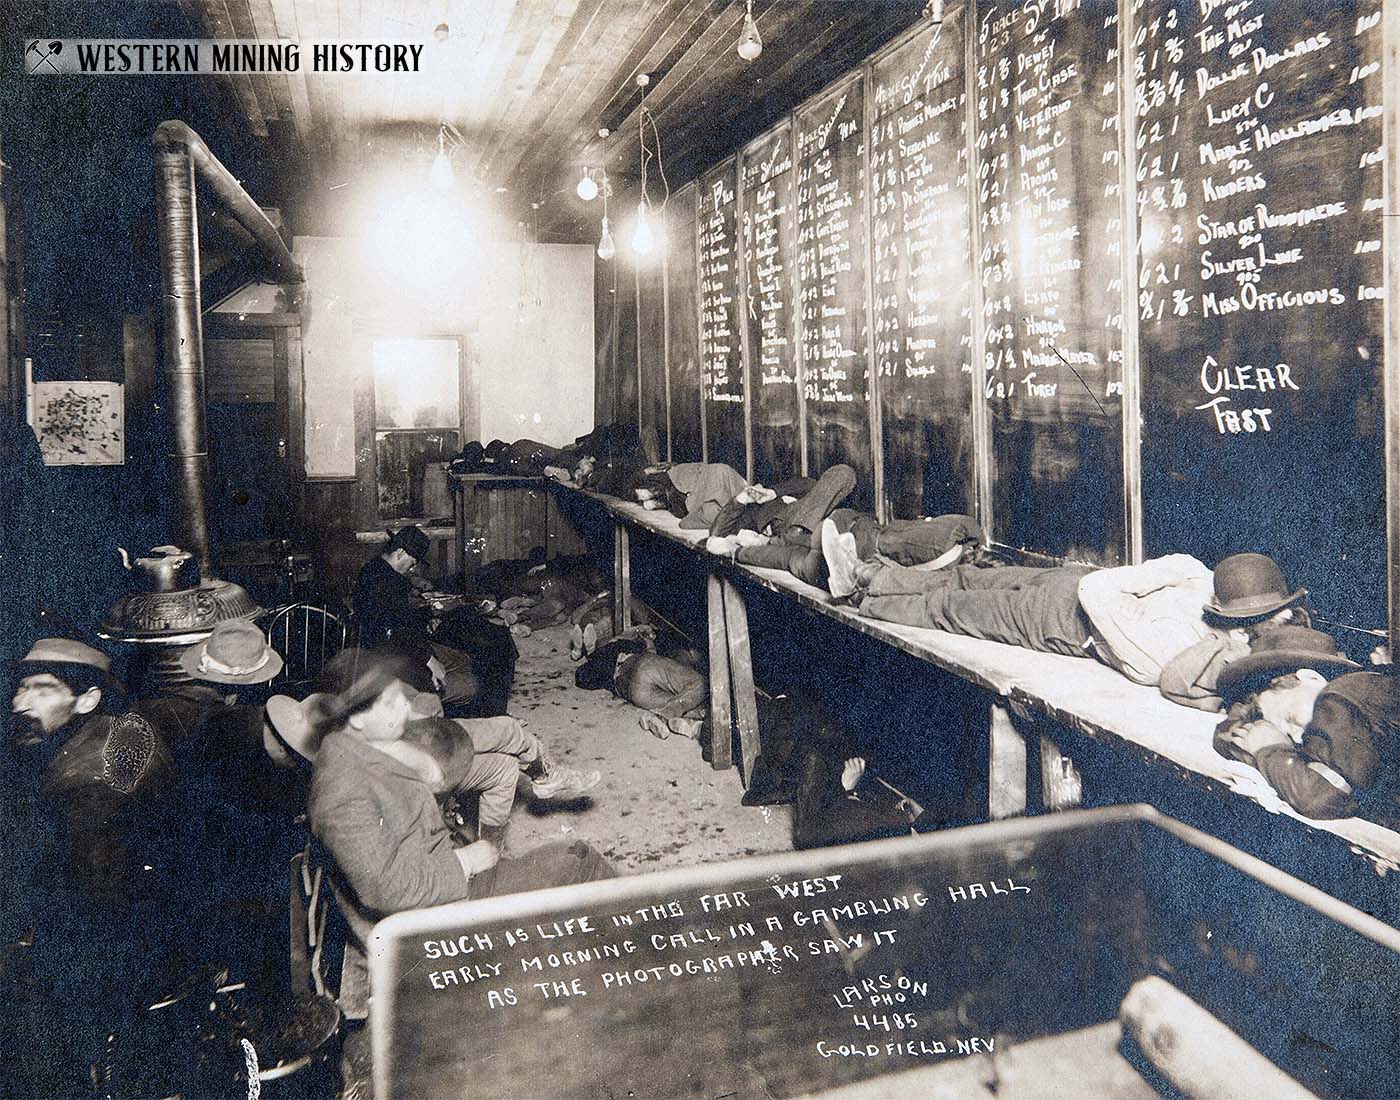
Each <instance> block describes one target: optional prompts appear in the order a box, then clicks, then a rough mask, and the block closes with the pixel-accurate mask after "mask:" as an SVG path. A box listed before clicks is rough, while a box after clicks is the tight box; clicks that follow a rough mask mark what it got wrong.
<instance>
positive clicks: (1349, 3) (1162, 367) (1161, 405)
mask: <svg viewBox="0 0 1400 1100" xmlns="http://www.w3.org/2000/svg"><path fill="white" fill-rule="evenodd" d="M1133 14H1134V19H1135V20H1136V25H1137V28H1138V30H1137V32H1136V35H1135V38H1134V42H1135V48H1134V52H1133V62H1134V65H1135V67H1136V70H1137V73H1138V93H1137V94H1138V110H1139V114H1140V117H1139V119H1138V123H1137V145H1138V150H1139V151H1138V157H1139V167H1138V177H1139V181H1140V182H1139V184H1138V210H1139V234H1140V238H1141V258H1142V266H1141V268H1140V270H1139V288H1138V289H1139V321H1138V323H1139V326H1140V332H1141V348H1142V376H1143V384H1142V402H1143V506H1144V521H1145V538H1146V543H1147V549H1148V550H1149V552H1152V553H1165V552H1167V551H1174V550H1182V551H1186V552H1189V553H1193V554H1195V555H1197V556H1198V557H1200V558H1202V559H1203V560H1205V561H1207V562H1210V563H1214V562H1215V561H1217V560H1218V559H1219V558H1221V557H1223V556H1225V555H1226V554H1229V553H1232V552H1234V551H1236V550H1257V551H1263V552H1266V553H1269V554H1270V555H1272V556H1273V557H1274V558H1275V559H1276V560H1277V561H1278V562H1279V564H1280V565H1281V566H1282V567H1283V570H1284V573H1285V575H1286V576H1287V577H1288V579H1289V581H1290V582H1291V583H1293V584H1299V585H1304V586H1306V587H1308V588H1309V589H1310V590H1311V591H1312V593H1313V599H1314V601H1315V602H1316V604H1317V606H1318V608H1319V610H1321V611H1322V612H1323V613H1324V614H1325V615H1326V616H1328V617H1329V618H1338V619H1341V620H1343V621H1346V622H1350V623H1353V624H1356V625H1361V626H1368V627H1379V626H1382V625H1383V624H1384V623H1385V621H1386V616H1385V611H1386V591H1385V576H1386V569H1385V560H1386V559H1385V525H1384V502H1385V464H1384V433H1383V422H1384V411H1383V395H1382V378H1383V371H1384V369H1385V364H1384V363H1383V362H1382V347H1381V344H1382V341H1381V336H1382V326H1383V317H1382V310H1383V286H1384V283H1385V278H1384V273H1383V266H1382V259H1381V257H1382V252H1381V238H1382V233H1381V225H1382V223H1381V217H1382V203H1383V195H1384V181H1383V175H1382V173H1383V171H1384V169H1383V167H1382V161H1383V151H1382V147H1381V143H1382V121H1381V103H1382V84H1381V81H1382V75H1381V49H1382V29H1381V4H1380V2H1379V0H1362V2H1356V0H1346V2H1328V3H1323V2H1320V0H1276V2H1271V3H1268V4H1264V3H1253V4H1241V3H1233V4H1230V5H1228V6H1227V5H1224V4H1213V3H1198V2H1196V0H1192V2H1191V3H1185V2H1181V3H1167V2H1162V0H1149V2H1143V3H1139V4H1138V5H1137V7H1136V8H1135V10H1134V13H1133Z"/></svg>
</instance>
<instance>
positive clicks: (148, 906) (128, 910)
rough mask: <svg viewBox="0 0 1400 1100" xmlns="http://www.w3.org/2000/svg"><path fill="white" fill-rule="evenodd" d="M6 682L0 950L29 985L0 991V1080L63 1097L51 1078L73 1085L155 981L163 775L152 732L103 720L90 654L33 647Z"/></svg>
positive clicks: (40, 644) (160, 944)
mask: <svg viewBox="0 0 1400 1100" xmlns="http://www.w3.org/2000/svg"><path fill="white" fill-rule="evenodd" d="M12 671H13V673H14V675H15V676H16V678H17V684H16V688H15V692H14V695H13V697H12V700H11V703H10V710H11V715H12V719H13V735H12V736H11V737H9V738H6V739H5V741H6V746H5V747H6V750H7V754H8V756H9V759H8V760H6V761H4V762H3V765H0V771H2V772H3V780H0V782H3V788H4V789H3V799H4V802H3V807H0V830H3V834H4V835H3V836H0V843H3V844H4V845H5V850H6V853H7V858H6V875H5V877H6V886H7V888H8V892H9V893H10V897H11V898H12V900H13V901H14V902H15V904H13V905H9V906H4V907H0V909H3V910H4V919H5V927H4V929H3V932H4V936H3V939H4V942H5V943H7V944H13V943H15V942H16V941H17V940H22V941H23V942H24V943H25V944H28V945H29V955H30V958H31V969H32V970H33V972H34V975H35V978H36V979H37V981H36V982H35V983H34V984H33V985H32V986H31V987H28V988H25V989H23V990H15V989H6V990H4V991H3V992H0V1002H3V1008H4V1011H5V1013H6V1019H5V1020H4V1021H2V1022H0V1038H3V1039H4V1040H5V1041H7V1042H14V1043H15V1044H16V1049H15V1050H14V1051H11V1052H5V1053H0V1063H3V1065H0V1078H3V1079H4V1080H8V1081H11V1082H13V1081H15V1080H16V1079H18V1080H20V1081H23V1082H25V1084H24V1085H23V1087H22V1089H21V1091H22V1090H23V1089H28V1090H30V1091H32V1092H34V1093H35V1094H37V1095H68V1094H70V1092H69V1085H70V1084H71V1082H68V1083H66V1084H65V1083H64V1078H63V1077H62V1075H63V1074H64V1073H70V1074H74V1075H76V1076H78V1077H79V1078H81V1077H82V1076H83V1075H84V1073H85V1067H86V1066H87V1065H88V1064H90V1062H91V1061H92V1060H93V1059H95V1058H96V1057H97V1056H98V1054H99V1053H100V1049H101V1043H102V1040H103V1037H104V1036H105V1034H106V1031H107V1030H109V1029H110V1028H111V1026H112V1025H113V1024H114V1023H115V1022H116V1020H117V1019H118V1018H119V1017H120V1015H121V1014H122V1013H123V1012H124V1011H126V1010H127V1009H129V1008H131V1007H132V1005H133V1004H134V1002H135V998H137V997H139V996H140V994H141V991H142V990H145V989H149V988H150V987H151V986H153V985H154V984H156V982H157V980H158V977H159V975H158V974H157V967H158V966H159V963H160V960H161V959H162V958H163V957H164V955H165V948H166V945H167V944H168V943H169V938H170V933H171V931H172V921H171V919H170V914H171V909H170V907H169V905H168V897H169V894H168V890H169V884H170V882H171V881H173V874H172V871H173V864H174V862H175V857H176V856H177V854H178V853H177V852H176V850H175V845H174V844H173V843H172V842H171V839H170V838H171V837H172V836H173V835H174V831H173V829H172V824H173V820H172V818H173V814H172V799H171V794H172V787H173V779H174V769H173V766H172V761H171V754H170V751H169V749H168V748H167V747H166V744H165V741H164V739H163V738H162V737H161V735H160V733H159V731H157V730H156V729H155V728H154V727H153V726H152V725H151V723H150V722H148V721H147V720H146V719H144V718H143V717H142V716H141V715H140V714H137V713H135V712H127V713H124V714H119V715H116V716H114V715H112V714H110V713H107V712H106V711H107V704H108V703H109V702H110V700H112V699H114V698H116V697H117V695H118V693H117V691H116V684H115V682H114V681H113V680H112V677H111V663H110V661H109V660H108V658H107V657H106V655H105V654H103V653H101V652H100V651H98V650H96V649H94V648H93V647H92V646H89V645H86V644H84V643H82V642H77V641H72V640H69V639H66V638H41V639H40V640H39V641H37V642H35V643H34V645H33V646H32V647H31V648H30V649H29V652H28V653H27V654H26V655H25V656H24V657H23V658H21V659H20V660H19V661H16V662H14V664H13V665H12ZM7 955H8V952H7ZM11 1055H13V1057H11ZM15 1074H18V1075H19V1076H18V1078H16V1077H15V1076H14V1075H15ZM0 1091H5V1089H4V1088H0Z"/></svg>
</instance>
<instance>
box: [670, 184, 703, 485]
mask: <svg viewBox="0 0 1400 1100" xmlns="http://www.w3.org/2000/svg"><path fill="white" fill-rule="evenodd" d="M666 294H667V298H668V301H667V311H666V326H667V335H668V337H669V343H668V346H667V356H668V358H667V363H666V371H667V374H668V375H669V377H670V382H671V461H672V462H699V461H700V460H701V458H702V457H703V454H704V449H703V444H704V437H703V435H702V434H701V430H700V418H701V415H702V412H703V409H702V407H701V400H700V330H699V327H698V318H699V316H700V303H699V298H698V296H697V290H696V281H695V187H694V185H690V186H687V187H684V188H682V189H681V190H680V191H677V192H676V193H675V194H674V195H672V196H671V200H670V201H669V202H668V203H667V204H666Z"/></svg>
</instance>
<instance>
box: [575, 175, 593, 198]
mask: <svg viewBox="0 0 1400 1100" xmlns="http://www.w3.org/2000/svg"><path fill="white" fill-rule="evenodd" d="M574 190H576V191H577V192H578V197H579V198H581V199H582V200H583V201H584V202H592V201H593V200H594V199H596V198H597V197H598V183H597V181H596V180H594V178H593V173H592V172H590V171H589V170H588V169H587V168H585V169H584V170H583V178H582V179H580V180H579V181H578V187H576V188H575V189H574Z"/></svg>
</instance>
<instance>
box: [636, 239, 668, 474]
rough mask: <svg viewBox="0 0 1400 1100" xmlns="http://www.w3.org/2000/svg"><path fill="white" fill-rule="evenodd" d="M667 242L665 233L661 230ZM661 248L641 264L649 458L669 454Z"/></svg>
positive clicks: (640, 360) (640, 362) (640, 367)
mask: <svg viewBox="0 0 1400 1100" xmlns="http://www.w3.org/2000/svg"><path fill="white" fill-rule="evenodd" d="M658 239H659V240H660V241H661V242H663V247H664V242H665V237H664V236H661V235H660V234H658ZM662 263H663V261H662V254H661V250H660V248H658V249H657V250H656V251H653V252H652V253H651V255H649V256H645V257H642V258H641V259H640V260H639V262H638V264H637V269H636V270H637V282H636V292H637V374H638V380H639V383H640V386H641V394H640V403H641V420H642V425H641V433H642V446H643V448H644V449H645V451H646V455H647V458H648V459H650V460H651V461H652V462H658V461H660V460H661V459H664V458H665V457H666V303H665V297H666V283H665V279H664V270H663V267H662Z"/></svg>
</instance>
